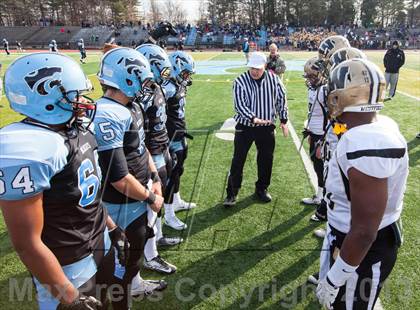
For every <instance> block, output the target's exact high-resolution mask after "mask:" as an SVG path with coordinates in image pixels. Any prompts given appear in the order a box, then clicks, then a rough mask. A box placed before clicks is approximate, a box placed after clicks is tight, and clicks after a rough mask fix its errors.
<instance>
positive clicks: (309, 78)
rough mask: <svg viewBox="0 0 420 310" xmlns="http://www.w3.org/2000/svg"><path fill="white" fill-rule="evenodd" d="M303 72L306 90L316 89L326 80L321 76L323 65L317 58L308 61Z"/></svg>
mask: <svg viewBox="0 0 420 310" xmlns="http://www.w3.org/2000/svg"><path fill="white" fill-rule="evenodd" d="M303 71H304V75H303V77H304V78H305V83H306V86H307V87H308V88H310V89H316V88H318V87H319V86H321V85H322V84H325V83H326V79H325V78H324V76H323V64H322V62H321V61H320V60H319V59H318V58H317V57H314V58H311V59H309V60H308V61H307V62H306V64H305V66H304V68H303Z"/></svg>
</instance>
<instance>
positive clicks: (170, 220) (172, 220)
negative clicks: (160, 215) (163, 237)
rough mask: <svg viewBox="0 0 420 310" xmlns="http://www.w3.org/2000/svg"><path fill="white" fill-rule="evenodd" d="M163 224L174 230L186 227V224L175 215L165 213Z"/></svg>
mask: <svg viewBox="0 0 420 310" xmlns="http://www.w3.org/2000/svg"><path fill="white" fill-rule="evenodd" d="M165 225H167V226H169V227H171V228H173V229H175V230H184V229H186V228H187V224H185V223H184V222H183V221H181V220H180V219H179V218H177V217H176V215H172V216H170V215H167V213H165Z"/></svg>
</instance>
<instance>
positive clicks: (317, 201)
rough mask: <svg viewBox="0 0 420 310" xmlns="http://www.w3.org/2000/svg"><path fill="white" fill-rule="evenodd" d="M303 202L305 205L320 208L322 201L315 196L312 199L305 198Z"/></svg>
mask: <svg viewBox="0 0 420 310" xmlns="http://www.w3.org/2000/svg"><path fill="white" fill-rule="evenodd" d="M301 201H302V203H303V204H304V205H310V206H319V205H320V204H321V199H320V198H318V197H317V196H315V195H314V196H312V198H303V199H302V200H301Z"/></svg>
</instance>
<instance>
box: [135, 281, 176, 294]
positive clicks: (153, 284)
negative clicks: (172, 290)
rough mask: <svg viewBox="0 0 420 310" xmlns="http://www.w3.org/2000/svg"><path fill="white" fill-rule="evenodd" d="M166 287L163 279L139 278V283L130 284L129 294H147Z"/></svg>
mask: <svg viewBox="0 0 420 310" xmlns="http://www.w3.org/2000/svg"><path fill="white" fill-rule="evenodd" d="M167 287H168V284H167V283H166V282H165V281H164V280H143V279H141V280H140V283H136V285H132V286H131V292H130V293H131V296H141V295H143V296H148V295H151V294H153V293H154V292H160V291H163V290H164V289H166V288H167Z"/></svg>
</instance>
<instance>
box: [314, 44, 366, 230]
mask: <svg viewBox="0 0 420 310" xmlns="http://www.w3.org/2000/svg"><path fill="white" fill-rule="evenodd" d="M354 58H360V59H367V58H366V55H365V54H364V53H363V52H362V51H361V50H358V49H356V48H353V47H344V48H340V49H338V50H337V51H336V52H334V53H333V54H332V55H331V57H330V59H329V60H328V64H327V69H328V71H330V70H331V69H334V68H335V67H336V66H338V65H339V64H340V63H342V62H343V61H346V60H349V59H354ZM325 99H326V98H325ZM324 106H325V107H326V101H325V102H324ZM323 140H324V141H323V147H322V158H323V161H324V180H325V179H326V178H327V174H328V162H329V160H330V158H331V154H332V152H334V150H335V146H336V145H337V142H338V139H337V135H336V134H334V132H333V127H332V124H331V122H329V124H328V125H327V127H326V133H325V138H324V139H323ZM324 195H325V193H324ZM326 219H327V206H326V203H325V200H322V201H321V204H320V205H319V206H318V207H317V210H316V211H315V213H314V215H313V216H312V217H311V220H312V221H315V222H319V221H325V220H326ZM321 235H322V234H321Z"/></svg>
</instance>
